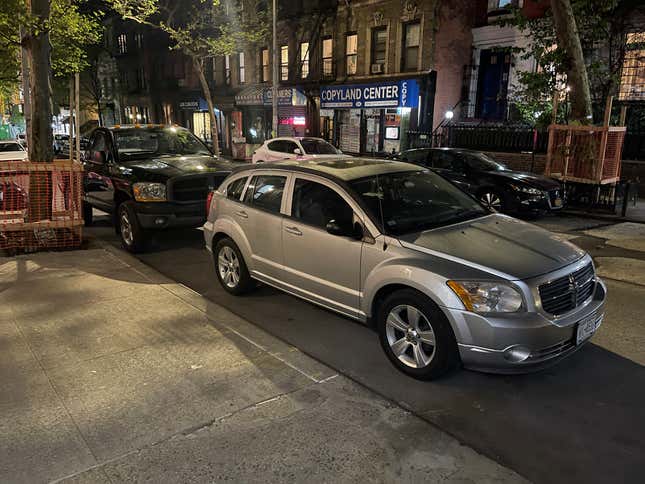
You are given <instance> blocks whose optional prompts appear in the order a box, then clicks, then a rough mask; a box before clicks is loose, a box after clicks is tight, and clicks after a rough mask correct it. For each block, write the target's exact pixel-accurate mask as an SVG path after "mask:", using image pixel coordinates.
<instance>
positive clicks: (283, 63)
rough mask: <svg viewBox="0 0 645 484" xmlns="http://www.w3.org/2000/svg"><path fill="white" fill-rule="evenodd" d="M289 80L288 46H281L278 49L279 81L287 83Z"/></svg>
mask: <svg viewBox="0 0 645 484" xmlns="http://www.w3.org/2000/svg"><path fill="white" fill-rule="evenodd" d="M288 79H289V46H288V45H283V46H282V47H280V80H281V81H287V80H288Z"/></svg>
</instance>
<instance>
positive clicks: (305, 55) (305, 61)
mask: <svg viewBox="0 0 645 484" xmlns="http://www.w3.org/2000/svg"><path fill="white" fill-rule="evenodd" d="M300 75H301V77H302V78H303V79H306V78H307V77H309V42H302V43H301V44H300Z"/></svg>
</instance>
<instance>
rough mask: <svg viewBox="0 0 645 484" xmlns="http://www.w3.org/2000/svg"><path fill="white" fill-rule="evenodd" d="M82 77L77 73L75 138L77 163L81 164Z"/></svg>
mask: <svg viewBox="0 0 645 484" xmlns="http://www.w3.org/2000/svg"><path fill="white" fill-rule="evenodd" d="M80 96H81V76H80V74H79V73H78V72H77V73H76V74H74V107H75V108H76V123H74V128H75V133H74V134H75V136H76V146H75V149H76V161H78V162H79V163H80V162H81V123H80V122H79V121H80V119H79V114H80V111H81V110H80V106H81V99H80Z"/></svg>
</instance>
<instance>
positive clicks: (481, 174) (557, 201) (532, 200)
mask: <svg viewBox="0 0 645 484" xmlns="http://www.w3.org/2000/svg"><path fill="white" fill-rule="evenodd" d="M399 158H400V159H401V160H403V161H408V162H411V163H417V164H419V165H423V166H425V167H428V168H430V169H432V170H434V171H436V172H438V173H440V174H441V175H443V176H445V177H446V178H448V179H449V180H450V181H452V182H453V183H454V184H455V185H457V186H459V187H460V188H461V189H462V190H464V191H466V192H468V193H470V194H471V195H473V196H475V197H476V198H477V199H478V200H479V201H480V202H481V203H482V204H484V205H485V206H487V207H488V208H492V209H495V210H497V211H500V212H511V213H532V214H536V213H543V212H548V211H553V210H559V209H560V208H562V204H563V200H562V187H561V186H560V183H558V182H557V181H555V180H553V179H551V178H547V177H544V176H540V175H534V174H532V173H527V172H522V171H513V170H511V169H510V168H508V167H507V166H506V165H504V164H503V163H500V162H499V161H496V160H494V159H493V158H491V157H490V156H489V155H487V154H485V153H482V152H480V151H472V150H466V149H460V148H418V149H411V150H407V151H403V152H402V153H401V154H400V155H399Z"/></svg>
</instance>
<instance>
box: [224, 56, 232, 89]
mask: <svg viewBox="0 0 645 484" xmlns="http://www.w3.org/2000/svg"><path fill="white" fill-rule="evenodd" d="M224 82H225V83H226V85H227V86H228V85H229V84H231V56H230V55H225V56H224Z"/></svg>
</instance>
